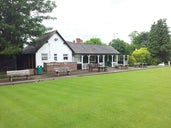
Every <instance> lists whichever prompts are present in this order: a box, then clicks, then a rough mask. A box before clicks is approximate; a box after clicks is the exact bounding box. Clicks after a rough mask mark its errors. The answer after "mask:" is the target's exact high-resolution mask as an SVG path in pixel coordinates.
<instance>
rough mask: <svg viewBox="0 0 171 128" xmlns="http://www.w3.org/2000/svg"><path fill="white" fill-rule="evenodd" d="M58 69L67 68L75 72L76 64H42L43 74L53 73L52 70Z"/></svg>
mask: <svg viewBox="0 0 171 128" xmlns="http://www.w3.org/2000/svg"><path fill="white" fill-rule="evenodd" d="M60 67H69V69H70V70H71V71H76V70H77V63H76V62H52V63H44V71H45V72H54V68H60Z"/></svg>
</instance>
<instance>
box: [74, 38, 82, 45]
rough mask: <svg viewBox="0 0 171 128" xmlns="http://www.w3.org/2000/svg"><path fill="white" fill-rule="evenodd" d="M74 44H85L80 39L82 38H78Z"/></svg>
mask: <svg viewBox="0 0 171 128" xmlns="http://www.w3.org/2000/svg"><path fill="white" fill-rule="evenodd" d="M74 43H76V44H82V43H83V40H82V39H80V38H76V40H74Z"/></svg>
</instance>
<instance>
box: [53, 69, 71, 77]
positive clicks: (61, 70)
mask: <svg viewBox="0 0 171 128" xmlns="http://www.w3.org/2000/svg"><path fill="white" fill-rule="evenodd" d="M54 71H55V73H56V74H57V75H58V76H59V75H60V74H61V73H66V74H67V75H70V72H71V70H70V69H69V67H59V68H54Z"/></svg>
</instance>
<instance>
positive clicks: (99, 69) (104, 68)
mask: <svg viewBox="0 0 171 128" xmlns="http://www.w3.org/2000/svg"><path fill="white" fill-rule="evenodd" d="M97 68H98V72H100V71H101V70H102V71H107V70H108V66H98V67H97Z"/></svg>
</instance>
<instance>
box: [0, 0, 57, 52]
mask: <svg viewBox="0 0 171 128" xmlns="http://www.w3.org/2000/svg"><path fill="white" fill-rule="evenodd" d="M0 5H1V6H0V26H1V27H0V54H16V53H18V52H20V51H21V50H22V48H23V46H24V44H27V43H29V40H32V39H33V38H35V37H37V36H40V35H42V34H43V33H44V32H45V31H46V30H48V28H46V27H45V26H44V25H42V24H41V23H42V21H43V20H44V19H46V20H47V19H54V18H53V17H51V16H48V13H50V12H51V11H52V10H53V9H54V8H55V7H56V4H55V2H54V1H51V0H0Z"/></svg>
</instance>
